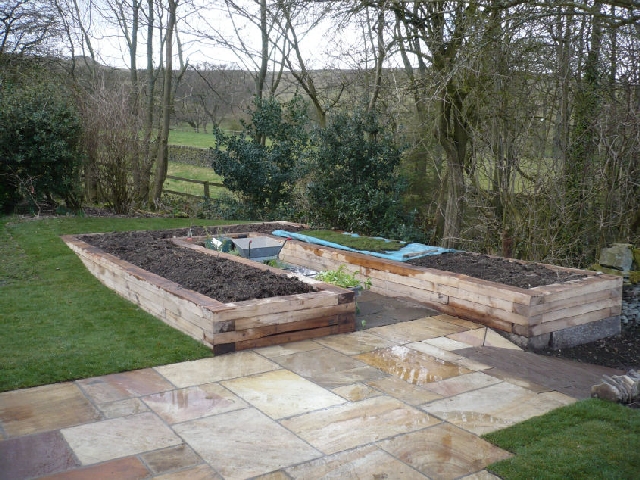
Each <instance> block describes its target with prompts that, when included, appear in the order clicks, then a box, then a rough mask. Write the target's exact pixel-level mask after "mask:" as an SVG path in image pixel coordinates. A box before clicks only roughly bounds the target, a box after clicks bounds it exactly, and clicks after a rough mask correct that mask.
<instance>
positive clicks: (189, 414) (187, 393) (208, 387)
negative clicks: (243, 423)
mask: <svg viewBox="0 0 640 480" xmlns="http://www.w3.org/2000/svg"><path fill="white" fill-rule="evenodd" d="M142 400H143V401H144V403H146V404H147V405H148V406H149V408H150V409H151V410H153V411H154V412H156V413H157V414H158V415H159V416H160V417H161V418H162V419H163V420H164V421H165V422H167V423H169V424H172V423H178V422H185V421H187V420H194V419H196V418H201V417H205V416H208V415H214V414H217V413H223V412H230V411H232V410H239V409H241V408H245V407H246V406H247V404H246V403H244V402H243V401H242V400H241V399H239V398H238V397H237V396H235V395H234V394H233V393H231V392H229V390H227V389H226V388H223V387H221V386H220V385H218V384H217V383H209V384H205V385H196V386H194V387H187V388H181V389H178V390H171V391H170V392H162V393H157V394H155V395H149V396H148V397H143V398H142Z"/></svg>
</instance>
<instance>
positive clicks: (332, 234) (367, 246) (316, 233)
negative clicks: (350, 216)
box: [302, 230, 406, 252]
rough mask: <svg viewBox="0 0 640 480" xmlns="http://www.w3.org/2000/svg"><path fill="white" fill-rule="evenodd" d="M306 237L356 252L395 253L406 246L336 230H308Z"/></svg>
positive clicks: (396, 242) (400, 243)
mask: <svg viewBox="0 0 640 480" xmlns="http://www.w3.org/2000/svg"><path fill="white" fill-rule="evenodd" d="M302 233H304V234H305V235H308V236H310V237H314V238H319V239H320V240H326V241H327V242H332V243H337V244H338V245H343V246H345V247H349V248H353V249H354V250H364V251H367V252H395V251H397V250H400V249H401V248H402V247H404V246H405V245H406V243H404V242H399V241H398V240H383V239H380V238H374V237H365V236H358V237H354V236H352V235H349V234H345V233H341V232H338V231H335V230H306V231H304V232H302Z"/></svg>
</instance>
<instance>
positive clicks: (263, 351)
mask: <svg viewBox="0 0 640 480" xmlns="http://www.w3.org/2000/svg"><path fill="white" fill-rule="evenodd" d="M319 348H322V346H321V345H320V344H318V343H316V342H314V341H313V340H303V341H301V342H292V343H285V344H282V345H272V346H270V347H263V348H258V349H257V350H256V353H259V354H260V355H264V356H265V357H267V358H275V357H280V356H282V355H292V354H294V353H301V352H309V351H311V350H317V349H319Z"/></svg>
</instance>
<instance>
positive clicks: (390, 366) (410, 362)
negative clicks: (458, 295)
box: [355, 345, 471, 385]
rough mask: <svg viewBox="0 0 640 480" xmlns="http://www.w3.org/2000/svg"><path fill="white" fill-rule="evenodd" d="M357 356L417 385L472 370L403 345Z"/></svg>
mask: <svg viewBox="0 0 640 480" xmlns="http://www.w3.org/2000/svg"><path fill="white" fill-rule="evenodd" d="M447 353H449V352H447ZM355 358H356V359H358V360H361V361H363V362H365V363H368V364H369V365H371V366H373V367H375V368H378V369H380V370H382V371H383V372H385V373H389V374H392V375H395V376H396V377H399V378H401V379H402V380H404V381H406V382H409V383H413V384H415V385H424V384H426V383H431V382H438V381H440V380H444V379H446V378H451V377H457V376H458V375H464V374H466V373H470V372H471V370H468V369H466V368H464V367H461V366H459V365H456V364H455V363H452V362H448V361H446V360H440V359H438V358H434V357H432V356H430V355H425V354H423V353H421V352H418V351H417V350H415V349H411V348H408V347H406V346H402V345H398V346H395V347H391V348H385V349H382V350H375V351H373V352H369V353H363V354H362V355H358V356H357V357H355Z"/></svg>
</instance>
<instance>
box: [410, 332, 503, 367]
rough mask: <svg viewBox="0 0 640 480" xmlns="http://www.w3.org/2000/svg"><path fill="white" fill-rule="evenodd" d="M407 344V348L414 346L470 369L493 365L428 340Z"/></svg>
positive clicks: (435, 356) (420, 350)
mask: <svg viewBox="0 0 640 480" xmlns="http://www.w3.org/2000/svg"><path fill="white" fill-rule="evenodd" d="M440 338H442V337H440ZM405 346H406V347H407V348H412V349H413V350H417V351H419V352H422V353H424V354H426V355H429V356H430V357H434V358H438V359H440V360H444V361H446V362H452V363H456V364H458V365H460V366H461V367H465V368H468V369H469V370H487V369H489V368H491V366H489V365H486V364H484V363H481V362H477V361H475V360H472V359H469V358H466V357H463V356H461V355H458V354H457V353H454V352H450V351H448V350H445V349H442V348H439V347H436V346H435V345H432V344H430V343H428V340H424V341H422V342H413V343H408V344H406V345H405Z"/></svg>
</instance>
